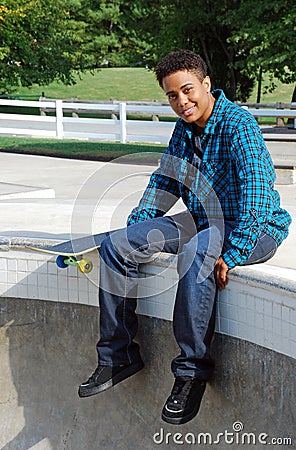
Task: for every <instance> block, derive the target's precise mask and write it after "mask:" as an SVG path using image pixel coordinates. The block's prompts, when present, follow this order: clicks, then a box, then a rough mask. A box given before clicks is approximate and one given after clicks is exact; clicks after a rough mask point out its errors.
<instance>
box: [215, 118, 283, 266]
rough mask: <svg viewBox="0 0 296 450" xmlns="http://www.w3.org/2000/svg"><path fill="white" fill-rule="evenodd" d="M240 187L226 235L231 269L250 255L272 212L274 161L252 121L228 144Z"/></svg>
mask: <svg viewBox="0 0 296 450" xmlns="http://www.w3.org/2000/svg"><path fill="white" fill-rule="evenodd" d="M231 152H232V156H233V158H234V164H235V167H236V172H237V177H238V181H239V189H240V192H239V194H240V202H239V216H238V218H237V220H236V227H235V229H234V230H233V231H232V232H231V234H230V236H229V244H230V249H228V250H227V251H226V252H225V253H224V254H223V255H222V257H223V259H224V261H225V263H226V264H227V265H228V267H229V268H230V269H231V268H233V267H234V266H236V265H241V264H243V263H244V262H245V261H246V260H247V259H248V258H249V256H250V255H251V253H252V251H253V249H254V247H255V245H256V243H257V240H258V238H259V236H260V234H261V232H262V231H263V230H264V228H265V227H266V225H267V223H268V221H269V218H270V217H271V215H272V212H273V200H272V192H271V191H272V189H273V184H274V180H275V173H274V168H273V162H272V159H271V157H270V154H269V152H268V150H267V148H266V146H265V143H264V140H263V136H262V135H261V131H260V130H259V129H257V128H256V126H255V125H253V124H250V123H249V124H241V125H239V127H238V129H237V130H236V134H235V136H234V139H233V145H232V148H231Z"/></svg>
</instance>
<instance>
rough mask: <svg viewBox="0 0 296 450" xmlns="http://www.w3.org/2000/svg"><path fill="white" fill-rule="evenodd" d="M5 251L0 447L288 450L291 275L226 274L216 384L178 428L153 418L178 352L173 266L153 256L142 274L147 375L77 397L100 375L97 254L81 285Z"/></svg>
mask: <svg viewBox="0 0 296 450" xmlns="http://www.w3.org/2000/svg"><path fill="white" fill-rule="evenodd" d="M1 250H2V252H0V311H1V314H0V361H1V371H0V448H1V449H2V450H29V449H34V450H65V449H67V450H98V449H107V450H117V449H122V450H126V449H128V450H133V449H135V450H136V449H137V450H138V449H143V450H145V449H156V448H163V449H164V448H172V449H174V448H179V446H180V445H182V447H183V448H194V447H195V446H198V445H199V448H201V449H203V450H204V449H205V450H207V449H209V450H210V449H217V450H224V449H225V450H226V449H228V448H229V447H230V448H231V447H232V448H235V449H240V448H242V449H245V448H249V447H251V448H256V449H257V448H258V449H260V448H266V445H268V444H270V445H271V444H273V441H272V439H275V441H274V442H275V444H273V445H272V447H273V448H285V449H289V448H295V445H296V439H295V438H296V436H295V423H296V417H295V400H296V396H295V386H296V383H295V381H296V379H295V378H296V370H295V369H296V301H295V299H296V281H295V280H296V275H295V274H296V271H295V270H289V269H280V268H279V267H272V266H269V265H257V266H253V267H248V268H236V269H234V270H233V271H231V272H230V274H229V280H230V281H229V284H228V286H227V288H226V289H225V290H224V291H223V292H221V293H220V295H219V298H218V307H217V320H216V332H217V333H216V335H215V339H214V343H213V354H214V356H215V359H216V364H217V367H216V372H215V376H214V377H213V380H212V381H211V382H210V383H209V385H208V388H207V391H206V395H205V397H204V399H203V403H202V408H201V411H200V413H199V415H198V416H197V417H196V418H195V419H194V420H193V421H191V422H189V423H188V424H185V425H182V426H179V427H174V426H170V425H168V424H166V423H165V422H163V421H162V420H161V419H160V414H161V410H162V407H163V403H164V401H165V400H166V398H167V396H168V394H169V393H170V391H171V387H172V383H173V378H172V375H171V372H170V363H171V359H172V358H173V357H174V356H175V355H176V354H177V352H178V349H177V347H176V344H175V341H174V338H173V333H172V322H171V319H172V311H173V304H174V295H175V290H176V285H177V274H176V264H175V258H174V257H172V255H159V256H158V258H156V260H155V261H153V262H152V263H150V264H147V265H143V266H142V268H141V279H140V280H139V284H140V290H139V295H140V300H139V306H138V313H139V314H140V326H139V333H138V340H139V342H140V344H141V348H142V356H143V359H144V361H145V364H146V365H145V369H144V370H143V371H141V372H140V373H138V374H136V375H135V376H134V377H133V378H131V379H128V380H126V381H124V382H123V383H120V384H119V385H117V386H115V388H114V389H111V390H108V391H106V392H104V393H102V394H100V395H97V396H95V397H93V398H89V399H79V397H78V395H77V388H78V385H79V384H80V383H81V382H82V381H85V380H86V379H87V378H88V376H89V375H90V374H91V373H92V371H93V370H94V368H95V367H96V352H95V343H96V341H97V339H98V333H99V324H98V320H99V309H98V279H97V278H98V270H97V269H98V267H97V263H98V261H97V256H96V255H91V256H90V258H92V259H93V261H94V265H95V269H94V270H93V272H91V274H89V275H88V276H87V277H86V276H85V275H84V274H81V273H79V272H78V271H77V269H76V268H75V267H70V268H69V269H67V270H59V269H57V267H56V265H55V263H54V259H52V258H51V257H48V256H46V255H42V254H39V253H33V252H30V251H28V250H27V249H24V248H22V247H21V246H18V247H17V248H12V247H11V242H8V243H7V244H6V243H5V242H3V243H2V245H1ZM5 250H7V251H5ZM242 427H243V429H241V428H242ZM235 430H236V431H235ZM176 433H180V434H176ZM201 433H208V435H205V434H201ZM219 433H220V434H219ZM244 433H247V434H245V435H244ZM218 434H219V435H218ZM217 435H218V437H217ZM205 439H206V441H204V440H205ZM260 439H261V441H262V442H261V443H260ZM211 440H212V441H211ZM248 442H249V443H250V445H248ZM264 444H266V445H264Z"/></svg>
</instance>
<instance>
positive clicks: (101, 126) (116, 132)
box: [0, 99, 296, 143]
mask: <svg viewBox="0 0 296 450" xmlns="http://www.w3.org/2000/svg"><path fill="white" fill-rule="evenodd" d="M276 105H278V104H275V106H276ZM280 105H281V108H278V109H277V108H276V107H275V108H271V106H272V105H268V108H265V107H261V106H262V105H260V107H257V106H258V105H257V104H252V105H249V106H252V107H251V108H248V110H249V112H250V113H251V114H252V115H253V116H255V117H275V118H276V119H277V121H278V120H282V119H283V118H289V119H292V123H294V128H296V103H291V104H280ZM241 106H242V107H244V108H246V107H248V105H247V104H242V105H241ZM253 106H255V107H253ZM282 106H285V108H283V107H282ZM5 107H13V108H17V109H18V108H23V107H25V108H35V111H34V112H35V114H19V113H18V114H16V113H8V112H5ZM0 108H1V110H2V111H3V110H4V112H2V113H0V135H16V136H20V135H22V136H44V137H56V138H59V139H64V138H79V139H97V140H111V141H120V142H121V143H126V142H155V143H167V142H168V139H169V137H170V135H171V133H172V130H173V128H174V120H173V119H172V118H176V117H177V116H176V115H175V114H174V113H173V111H172V109H171V108H170V106H168V105H165V104H161V103H156V102H153V103H137V102H116V103H114V102H112V103H111V102H104V103H101V102H100V103H93V102H81V101H80V102H77V101H73V100H72V101H71V100H70V101H69V100H68V101H65V100H59V99H50V100H48V99H47V100H44V99H42V100H39V101H23V100H7V99H0ZM36 109H37V111H38V113H37V114H36ZM65 113H68V114H69V113H71V114H72V117H67V116H66V115H65ZM47 114H50V115H47ZM79 114H80V115H81V114H88V115H93V116H94V117H79ZM106 114H108V115H110V116H111V117H110V118H100V117H98V116H102V115H106ZM128 115H136V116H139V117H138V118H137V119H129V118H128ZM147 115H148V116H149V115H150V116H151V118H152V120H147V117H146V116H147ZM141 116H142V117H143V116H145V118H144V119H145V120H138V119H139V118H140V117H141ZM160 116H164V117H167V118H168V119H171V121H169V120H167V121H159V117H160Z"/></svg>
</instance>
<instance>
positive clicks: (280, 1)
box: [137, 0, 296, 101]
mask: <svg viewBox="0 0 296 450" xmlns="http://www.w3.org/2000/svg"><path fill="white" fill-rule="evenodd" d="M137 3H138V5H139V8H142V9H143V10H145V9H146V10H148V11H149V15H147V16H146V18H145V17H143V18H142V22H141V24H140V28H141V29H142V33H143V35H144V36H145V38H146V40H147V41H148V42H149V44H151V45H150V48H152V49H153V51H152V52H150V54H149V55H148V56H147V59H148V60H149V59H150V60H151V62H152V65H153V64H154V63H155V62H156V61H157V60H158V59H159V58H160V57H162V56H163V55H164V54H165V53H167V52H168V51H171V50H176V49H180V48H187V49H191V50H193V51H196V52H198V53H200V54H201V55H202V56H203V58H204V59H205V60H206V62H207V64H208V67H209V73H210V75H211V77H212V81H213V85H214V87H222V88H223V89H224V91H225V92H226V95H227V96H228V97H229V98H230V99H232V100H242V101H246V100H247V99H248V97H249V95H250V93H251V92H252V90H253V87H254V84H255V81H256V78H257V76H258V72H259V70H260V67H261V68H262V69H261V70H263V72H268V73H269V74H271V80H270V83H269V85H268V88H269V89H273V88H274V86H275V85H274V81H273V79H272V78H274V77H275V78H278V79H280V80H281V81H283V82H285V83H287V82H292V81H294V80H295V54H296V51H295V45H296V39H295V16H296V15H295V7H296V3H295V0H271V1H269V2H266V1H265V0H196V1H194V2H183V1H181V0H158V1H157V2H155V1H154V0H138V1H137Z"/></svg>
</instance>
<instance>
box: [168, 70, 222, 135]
mask: <svg viewBox="0 0 296 450" xmlns="http://www.w3.org/2000/svg"><path fill="white" fill-rule="evenodd" d="M162 86H163V90H164V92H165V94H166V96H167V98H168V100H169V103H170V105H171V107H172V109H173V110H174V111H175V113H176V114H177V115H178V116H179V117H181V118H182V119H183V120H185V121H186V122H188V123H192V122H195V123H196V124H197V125H199V126H200V127H205V125H206V123H207V121H208V120H209V117H210V115H211V113H212V110H213V106H214V103H215V99H214V97H213V96H212V94H211V81H210V78H209V77H205V78H204V79H203V81H202V82H201V81H200V80H199V78H198V76H197V75H196V74H195V73H193V72H188V71H187V70H182V71H178V72H175V73H172V74H171V75H168V76H166V77H165V78H163V80H162Z"/></svg>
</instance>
